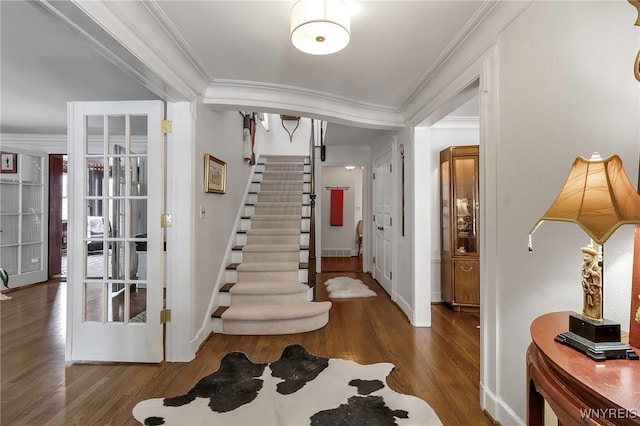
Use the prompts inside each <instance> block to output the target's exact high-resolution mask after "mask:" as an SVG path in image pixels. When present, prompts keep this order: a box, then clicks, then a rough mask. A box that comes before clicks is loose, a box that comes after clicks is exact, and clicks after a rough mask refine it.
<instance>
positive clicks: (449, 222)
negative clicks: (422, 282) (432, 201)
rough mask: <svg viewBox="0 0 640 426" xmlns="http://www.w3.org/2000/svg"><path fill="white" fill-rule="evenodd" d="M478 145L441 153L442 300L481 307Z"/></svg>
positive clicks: (450, 303) (453, 303) (458, 304)
mask: <svg viewBox="0 0 640 426" xmlns="http://www.w3.org/2000/svg"><path fill="white" fill-rule="evenodd" d="M478 148H479V147H478V146H477V145H474V146H460V147H450V148H447V149H445V150H443V151H441V152H440V185H441V186H440V200H441V205H440V211H441V218H440V223H441V282H442V299H443V300H444V301H445V302H446V303H448V304H449V305H451V306H480V239H479V235H478V228H479V220H478V212H479V207H480V206H479V185H478V153H479V149H478Z"/></svg>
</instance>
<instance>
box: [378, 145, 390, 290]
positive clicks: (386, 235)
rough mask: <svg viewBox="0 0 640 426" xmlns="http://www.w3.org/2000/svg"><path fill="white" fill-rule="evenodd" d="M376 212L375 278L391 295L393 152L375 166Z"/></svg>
mask: <svg viewBox="0 0 640 426" xmlns="http://www.w3.org/2000/svg"><path fill="white" fill-rule="evenodd" d="M374 170H375V179H374V184H373V186H374V210H375V212H374V214H375V223H374V224H373V225H374V227H375V248H374V256H375V265H374V274H375V279H376V280H377V281H378V282H379V283H380V285H382V287H383V288H384V289H385V291H386V292H387V293H389V295H393V289H392V282H391V278H392V275H391V273H392V272H391V259H392V249H393V247H392V244H391V238H392V234H391V225H392V219H391V153H390V152H389V153H388V154H386V155H385V156H384V157H383V158H382V159H380V160H379V161H378V162H377V163H376V164H375V166H374Z"/></svg>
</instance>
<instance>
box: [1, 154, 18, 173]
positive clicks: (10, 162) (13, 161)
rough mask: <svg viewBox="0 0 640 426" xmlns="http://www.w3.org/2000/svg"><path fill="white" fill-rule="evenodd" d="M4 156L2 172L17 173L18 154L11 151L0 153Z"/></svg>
mask: <svg viewBox="0 0 640 426" xmlns="http://www.w3.org/2000/svg"><path fill="white" fill-rule="evenodd" d="M0 157H1V158H2V165H1V167H0V173H17V172H18V154H14V153H10V152H2V153H0Z"/></svg>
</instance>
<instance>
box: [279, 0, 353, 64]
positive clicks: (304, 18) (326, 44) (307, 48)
mask: <svg viewBox="0 0 640 426" xmlns="http://www.w3.org/2000/svg"><path fill="white" fill-rule="evenodd" d="M350 31H351V17H350V14H349V7H348V6H347V5H346V4H345V3H344V2H343V1H342V0H299V1H298V2H296V3H295V4H294V5H293V7H292V8H291V43H293V45H294V46H295V47H296V48H297V49H298V50H301V51H302V52H305V53H309V54H311V55H329V54H331V53H335V52H338V51H340V50H342V49H344V48H345V47H346V46H347V44H349V33H350Z"/></svg>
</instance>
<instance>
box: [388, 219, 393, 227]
mask: <svg viewBox="0 0 640 426" xmlns="http://www.w3.org/2000/svg"><path fill="white" fill-rule="evenodd" d="M392 225H393V218H392V217H390V218H389V226H392Z"/></svg>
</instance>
